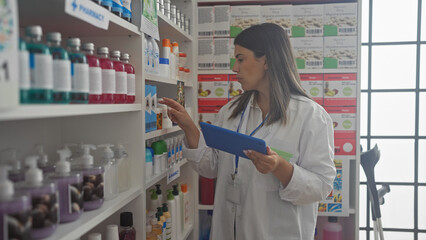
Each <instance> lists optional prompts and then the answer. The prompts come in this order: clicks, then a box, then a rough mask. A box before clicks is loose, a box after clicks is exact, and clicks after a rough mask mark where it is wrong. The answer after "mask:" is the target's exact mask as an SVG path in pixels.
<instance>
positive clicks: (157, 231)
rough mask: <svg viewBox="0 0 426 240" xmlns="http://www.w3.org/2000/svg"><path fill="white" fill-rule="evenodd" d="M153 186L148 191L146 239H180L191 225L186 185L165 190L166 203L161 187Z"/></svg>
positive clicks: (158, 185) (176, 185) (177, 185)
mask: <svg viewBox="0 0 426 240" xmlns="http://www.w3.org/2000/svg"><path fill="white" fill-rule="evenodd" d="M155 186H156V188H152V189H150V190H149V192H151V195H150V201H149V203H148V205H147V213H148V214H147V221H146V222H147V226H146V229H147V231H146V232H147V236H146V239H147V240H154V239H157V237H158V236H160V239H163V240H177V239H178V238H179V239H180V238H181V237H182V236H183V233H184V232H185V230H187V229H188V228H189V225H190V224H191V219H190V202H189V193H188V185H187V184H179V183H178V184H175V185H173V186H172V188H171V189H168V190H167V195H166V198H167V200H166V201H163V195H162V191H161V185H160V184H157V185H155Z"/></svg>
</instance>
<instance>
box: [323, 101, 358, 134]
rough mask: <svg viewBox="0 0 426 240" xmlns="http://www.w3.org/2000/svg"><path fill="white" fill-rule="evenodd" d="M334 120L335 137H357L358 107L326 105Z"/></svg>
mask: <svg viewBox="0 0 426 240" xmlns="http://www.w3.org/2000/svg"><path fill="white" fill-rule="evenodd" d="M325 110H326V111H327V112H328V114H330V117H331V119H332V120H333V128H334V139H340V138H350V139H356V107H326V108H325Z"/></svg>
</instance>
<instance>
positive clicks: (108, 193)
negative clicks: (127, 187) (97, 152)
mask: <svg viewBox="0 0 426 240" xmlns="http://www.w3.org/2000/svg"><path fill="white" fill-rule="evenodd" d="M98 147H103V148H105V149H104V152H103V157H102V165H103V166H104V168H105V200H110V199H113V198H115V197H116V196H117V194H118V180H117V161H116V159H115V158H114V152H113V151H112V149H111V147H114V145H111V144H101V145H98Z"/></svg>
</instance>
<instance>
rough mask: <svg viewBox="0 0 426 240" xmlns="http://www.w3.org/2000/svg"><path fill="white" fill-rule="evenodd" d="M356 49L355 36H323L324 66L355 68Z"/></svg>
mask: <svg viewBox="0 0 426 240" xmlns="http://www.w3.org/2000/svg"><path fill="white" fill-rule="evenodd" d="M357 51H358V41H357V37H356V36H351V37H326V38H324V68H328V69H330V68H331V69H342V68H356V67H357Z"/></svg>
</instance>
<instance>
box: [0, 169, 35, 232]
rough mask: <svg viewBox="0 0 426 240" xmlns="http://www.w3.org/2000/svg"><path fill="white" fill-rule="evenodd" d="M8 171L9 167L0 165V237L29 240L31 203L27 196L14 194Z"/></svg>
mask: <svg viewBox="0 0 426 240" xmlns="http://www.w3.org/2000/svg"><path fill="white" fill-rule="evenodd" d="M8 170H9V166H7V165H0V236H1V237H2V239H3V238H5V239H30V238H31V216H30V213H31V201H30V198H29V196H28V195H22V194H15V191H14V189H13V183H12V182H11V181H9V180H8V176H7V175H8ZM5 221H7V222H5ZM23 226H25V227H23ZM17 230H19V231H17Z"/></svg>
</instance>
